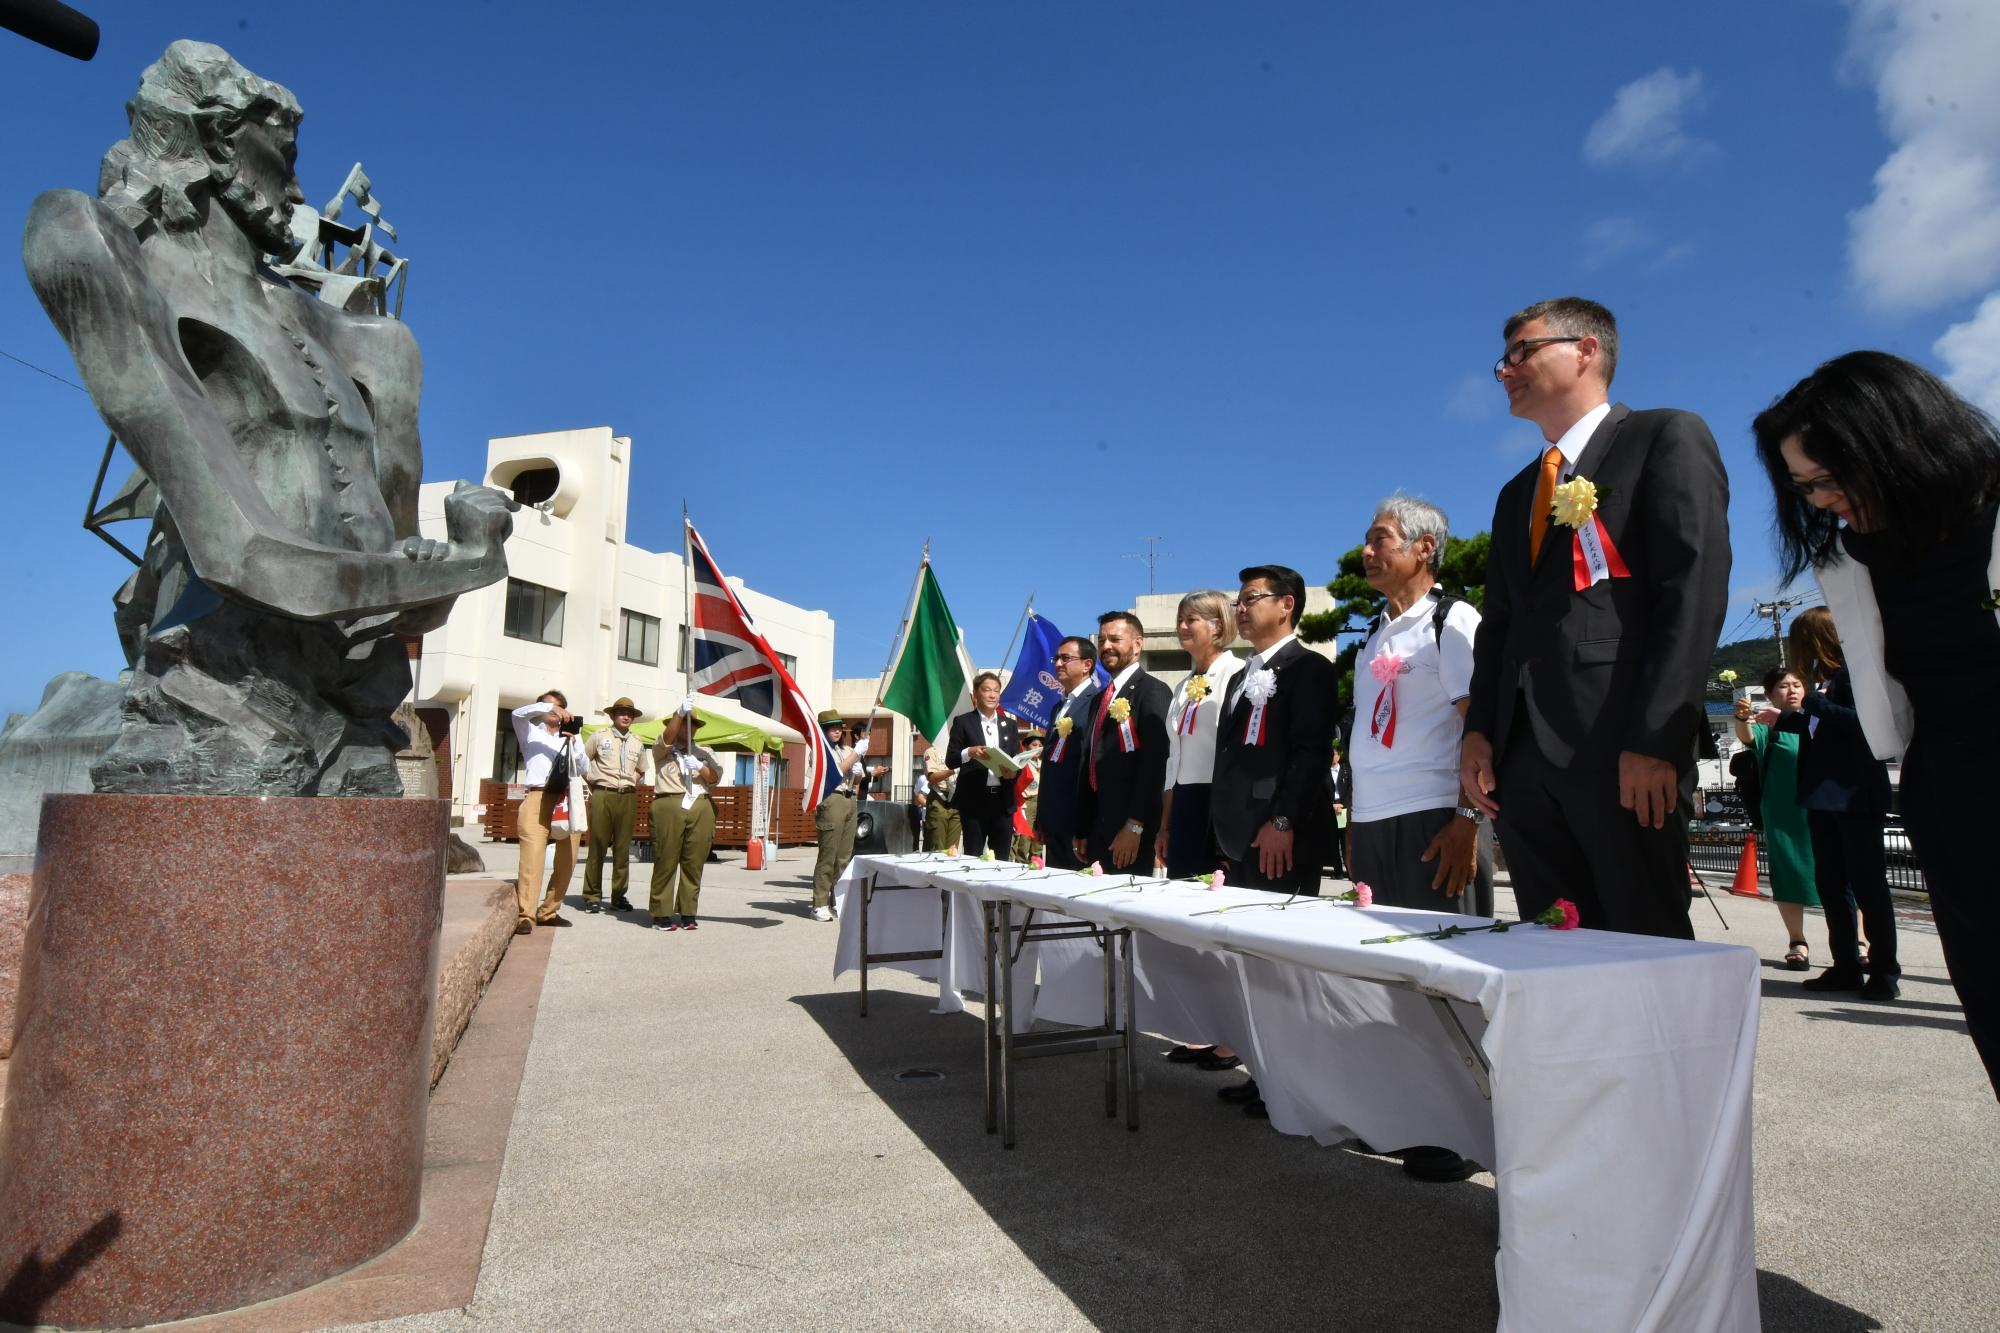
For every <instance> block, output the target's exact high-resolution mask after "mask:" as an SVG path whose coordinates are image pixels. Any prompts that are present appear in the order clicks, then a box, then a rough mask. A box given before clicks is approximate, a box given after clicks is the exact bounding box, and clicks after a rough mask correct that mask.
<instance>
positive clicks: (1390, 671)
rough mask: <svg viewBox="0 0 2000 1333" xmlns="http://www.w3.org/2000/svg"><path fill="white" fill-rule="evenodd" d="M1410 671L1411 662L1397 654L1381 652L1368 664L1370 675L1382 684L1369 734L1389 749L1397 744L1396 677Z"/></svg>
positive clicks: (1371, 714) (1372, 712)
mask: <svg viewBox="0 0 2000 1333" xmlns="http://www.w3.org/2000/svg"><path fill="white" fill-rule="evenodd" d="M1409 669H1410V660H1409V659H1408V658H1407V657H1403V656H1401V655H1400V654H1397V653H1391V652H1380V653H1377V654H1375V658H1374V660H1373V661H1371V662H1370V663H1369V664H1368V673H1369V674H1370V675H1372V676H1374V677H1375V679H1376V680H1378V681H1380V682H1381V683H1382V689H1381V692H1380V693H1378V694H1377V695H1376V696H1375V707H1374V709H1373V711H1371V712H1370V713H1369V714H1368V734H1369V735H1370V736H1372V737H1374V738H1375V739H1376V740H1378V741H1381V742H1382V745H1383V748H1385V749H1387V748H1389V747H1391V746H1393V745H1395V743H1396V677H1398V676H1400V675H1402V674H1403V673H1404V672H1405V671H1408V670H1409Z"/></svg>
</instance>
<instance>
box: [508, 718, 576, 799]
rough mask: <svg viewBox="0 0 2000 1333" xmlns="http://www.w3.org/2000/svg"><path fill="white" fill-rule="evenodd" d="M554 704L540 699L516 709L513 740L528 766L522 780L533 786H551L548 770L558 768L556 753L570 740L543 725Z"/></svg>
mask: <svg viewBox="0 0 2000 1333" xmlns="http://www.w3.org/2000/svg"><path fill="white" fill-rule="evenodd" d="M554 706H555V705H553V704H551V703H549V702H547V701H546V700H542V699H537V700H535V702H533V703H531V704H522V705H521V706H520V707H519V708H516V709H515V710H514V740H515V741H516V742H517V743H518V744H519V745H520V747H521V763H522V765H523V766H524V767H525V768H526V769H527V775H526V776H525V777H524V778H523V779H522V781H523V782H525V783H526V784H527V785H528V786H530V787H546V786H548V785H549V770H551V769H552V768H554V767H555V763H556V756H557V755H559V754H561V753H562V752H563V745H564V743H565V742H566V741H568V739H569V738H568V737H567V736H564V735H563V734H562V733H561V732H559V731H550V730H549V729H548V728H547V727H545V726H543V725H542V719H543V718H545V717H547V716H548V715H549V710H550V709H551V708H553V707H554ZM579 776H581V775H579Z"/></svg>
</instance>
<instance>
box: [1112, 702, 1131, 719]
mask: <svg viewBox="0 0 2000 1333" xmlns="http://www.w3.org/2000/svg"><path fill="white" fill-rule="evenodd" d="M1110 716H1111V720H1112V721H1113V722H1123V721H1124V720H1125V719H1126V718H1128V717H1130V716H1132V701H1131V700H1130V699H1113V700H1112V701H1111V714H1110Z"/></svg>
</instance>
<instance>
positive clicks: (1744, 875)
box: [1729, 833, 1764, 898]
mask: <svg viewBox="0 0 2000 1333" xmlns="http://www.w3.org/2000/svg"><path fill="white" fill-rule="evenodd" d="M1729 891H1730V892H1731V893H1733V894H1735V895H1736V896H1737V897H1739V898H1761V897H1763V896H1764V894H1763V891H1762V890H1760V889H1759V888H1758V887H1757V835H1756V834H1755V833H1746V834H1744V835H1743V855H1741V856H1739V857H1737V858H1736V881H1735V883H1733V884H1731V885H1730V886H1729Z"/></svg>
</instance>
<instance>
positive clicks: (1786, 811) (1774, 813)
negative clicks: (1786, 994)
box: [1736, 667, 1819, 972]
mask: <svg viewBox="0 0 2000 1333" xmlns="http://www.w3.org/2000/svg"><path fill="white" fill-rule="evenodd" d="M1764 697H1765V698H1766V699H1768V700H1769V701H1770V706H1771V707H1773V708H1775V709H1777V710H1778V711H1779V712H1781V713H1791V712H1796V711H1798V708H1799V706H1800V705H1801V704H1803V703H1804V702H1805V697H1806V683H1805V681H1804V680H1803V679H1801V678H1800V677H1799V675H1798V673H1797V672H1795V671H1793V670H1791V669H1790V668H1789V667H1773V668H1771V670H1770V671H1769V672H1767V673H1766V674H1765V676H1764ZM1736 738H1737V739H1738V740H1740V741H1742V742H1743V743H1744V744H1745V745H1749V746H1753V747H1754V748H1755V749H1756V751H1757V772H1758V774H1759V775H1760V776H1761V778H1762V780H1763V784H1764V798H1763V804H1762V806H1761V809H1762V812H1763V815H1764V848H1765V853H1766V855H1767V856H1768V858H1769V860H1770V863H1771V897H1772V898H1773V899H1775V900H1776V901H1777V904H1778V915H1779V916H1781V917H1783V918H1784V922H1785V929H1786V930H1787V931H1788V932H1790V935H1791V942H1792V943H1791V948H1790V949H1789V950H1788V951H1787V952H1786V954H1785V966H1786V967H1788V968H1790V969H1791V970H1792V971H1794V972H1804V971H1807V970H1809V969H1810V968H1811V967H1812V962H1811V955H1810V954H1809V953H1808V951H1807V948H1806V908H1808V907H1818V906H1819V891H1818V889H1816V888H1815V887H1814V882H1813V853H1812V831H1811V829H1810V828H1809V827H1808V826H1807V823H1806V812H1805V810H1804V809H1802V808H1801V807H1800V805H1799V738H1798V736H1797V735H1796V734H1794V733H1792V732H1789V731H1779V730H1778V729H1777V728H1775V727H1766V726H1759V725H1753V724H1752V723H1751V721H1750V701H1749V700H1748V699H1738V700H1737V701H1736Z"/></svg>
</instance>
